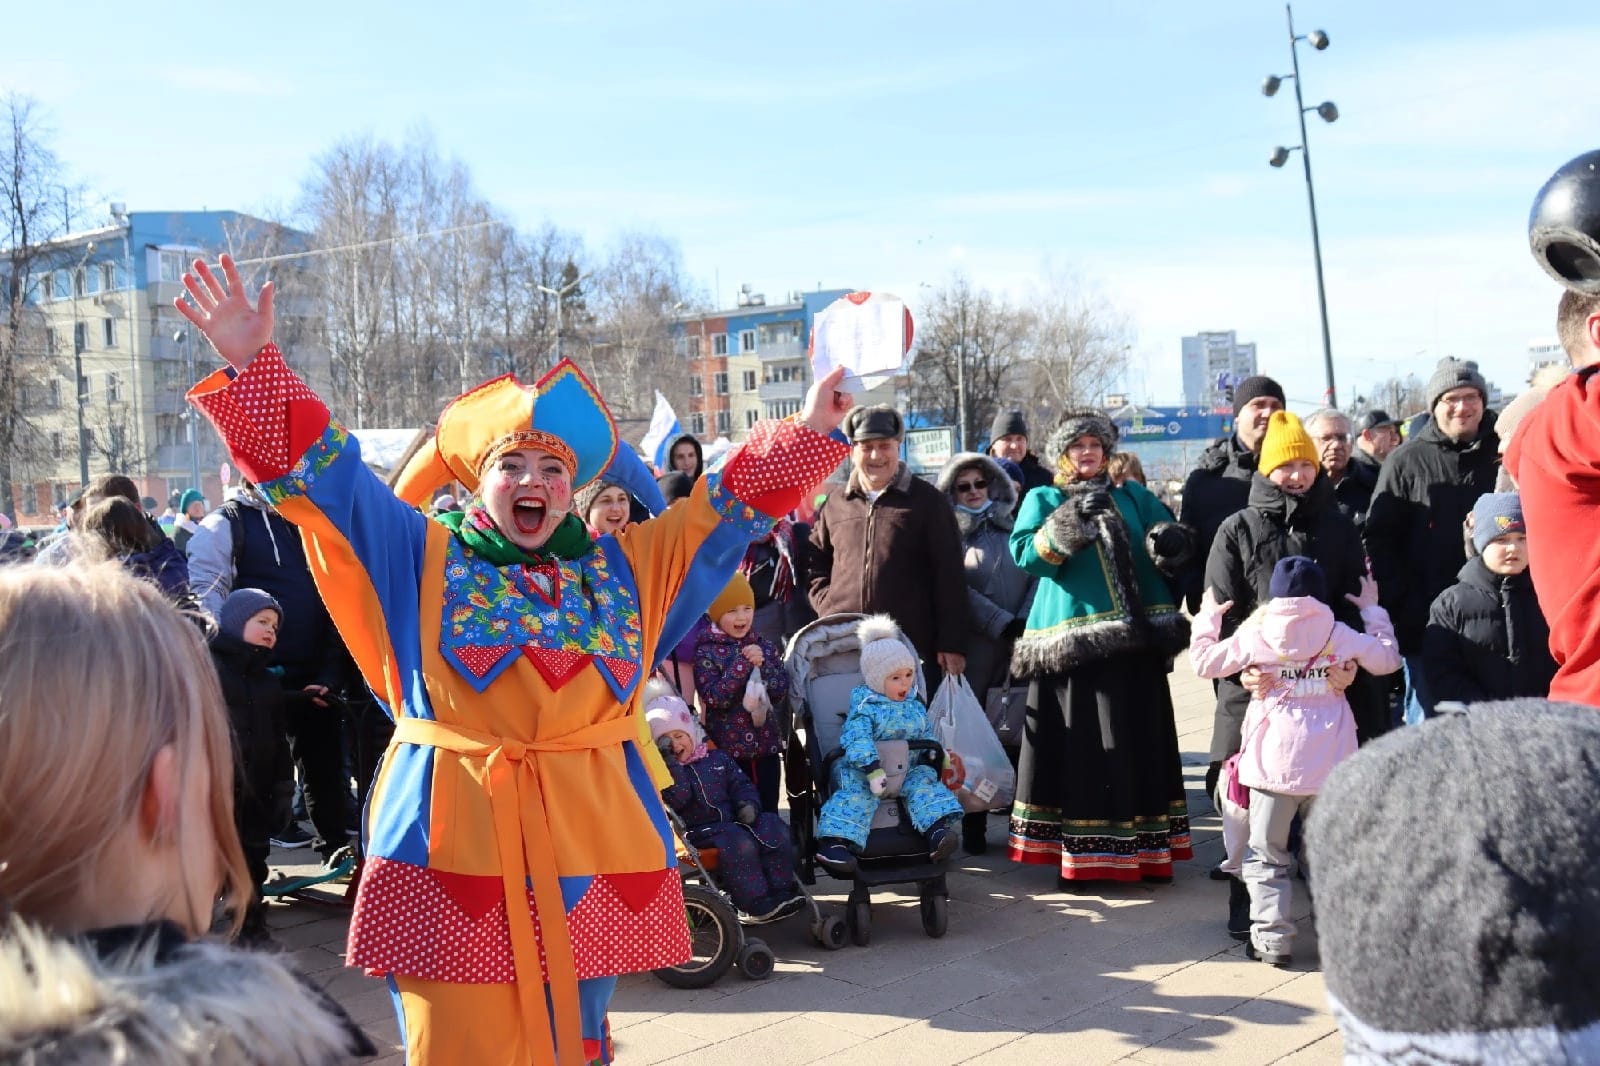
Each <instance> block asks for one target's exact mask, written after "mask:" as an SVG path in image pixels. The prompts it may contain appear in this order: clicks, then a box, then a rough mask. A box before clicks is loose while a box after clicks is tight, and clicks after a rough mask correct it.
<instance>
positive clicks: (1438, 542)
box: [1362, 412, 1500, 655]
mask: <svg viewBox="0 0 1600 1066" xmlns="http://www.w3.org/2000/svg"><path fill="white" fill-rule="evenodd" d="M1499 448H1500V438H1499V437H1498V436H1496V435H1495V431H1494V415H1493V413H1492V412H1488V413H1485V414H1484V417H1483V425H1482V426H1481V427H1480V428H1479V430H1478V435H1477V436H1476V437H1474V438H1473V439H1472V440H1470V441H1468V442H1467V443H1465V444H1457V443H1455V442H1454V441H1452V440H1450V438H1448V437H1446V436H1445V435H1444V434H1443V433H1441V432H1439V427H1438V426H1437V425H1435V424H1434V422H1433V420H1432V419H1430V420H1429V421H1428V423H1427V424H1426V425H1425V426H1423V427H1422V428H1421V429H1419V430H1417V432H1416V433H1415V434H1413V435H1412V437H1411V439H1409V440H1407V441H1406V442H1405V443H1404V444H1402V445H1400V447H1398V448H1396V449H1395V450H1394V451H1393V452H1391V453H1390V454H1389V458H1388V459H1387V460H1385V461H1384V464H1383V472H1382V473H1380V474H1379V475H1378V487H1377V489H1376V490H1374V491H1373V494H1372V507H1371V508H1370V509H1369V510H1368V511H1367V524H1366V526H1365V527H1364V528H1363V530H1362V535H1363V537H1364V538H1365V540H1366V544H1367V553H1368V554H1369V555H1370V556H1372V576H1373V577H1375V578H1377V579H1378V596H1379V598H1380V599H1381V600H1382V602H1383V606H1384V607H1385V608H1386V609H1387V610H1388V612H1389V617H1390V618H1391V619H1392V620H1393V621H1394V629H1395V636H1396V637H1397V638H1398V639H1399V642H1400V651H1401V653H1402V654H1405V655H1417V654H1420V653H1421V651H1422V631H1423V629H1425V628H1426V627H1427V624H1428V609H1429V607H1430V606H1432V604H1433V601H1434V599H1435V598H1436V597H1437V596H1438V595H1439V593H1441V592H1443V591H1444V590H1445V589H1447V588H1449V587H1450V586H1451V585H1453V584H1455V580H1456V574H1457V572H1458V571H1459V570H1460V569H1461V563H1462V560H1463V556H1464V555H1465V554H1466V553H1465V550H1464V548H1463V546H1462V534H1461V526H1462V523H1463V522H1465V521H1466V519H1467V515H1468V514H1469V513H1471V511H1472V505H1473V504H1474V503H1476V502H1478V497H1479V496H1482V495H1483V494H1484V493H1486V492H1493V491H1494V481H1495V475H1496V474H1497V473H1498V472H1499V469H1500V451H1499Z"/></svg>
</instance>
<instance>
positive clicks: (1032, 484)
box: [991, 452, 1056, 504]
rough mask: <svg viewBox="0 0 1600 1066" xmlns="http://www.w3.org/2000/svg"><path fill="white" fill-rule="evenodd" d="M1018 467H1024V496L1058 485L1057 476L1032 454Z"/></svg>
mask: <svg viewBox="0 0 1600 1066" xmlns="http://www.w3.org/2000/svg"><path fill="white" fill-rule="evenodd" d="M991 458H992V457H991ZM1017 465H1018V466H1020V467H1022V493H1021V495H1022V496H1026V495H1027V494H1028V490H1029V489H1037V488H1040V487H1042V486H1044V485H1054V484H1055V483H1056V476H1055V474H1054V473H1052V472H1051V470H1050V468H1049V467H1047V466H1045V465H1044V463H1043V462H1041V461H1040V460H1039V457H1038V456H1037V455H1034V454H1033V453H1032V452H1029V453H1028V454H1027V455H1024V456H1023V457H1022V462H1020V463H1018V464H1017ZM1017 502H1018V503H1019V504H1020V503H1021V502H1022V501H1021V499H1020V497H1019V499H1018V501H1017Z"/></svg>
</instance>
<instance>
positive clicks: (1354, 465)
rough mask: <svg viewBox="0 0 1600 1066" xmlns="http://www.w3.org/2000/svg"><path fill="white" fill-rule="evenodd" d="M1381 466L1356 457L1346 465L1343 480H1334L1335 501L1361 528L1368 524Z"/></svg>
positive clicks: (1347, 516) (1346, 515) (1357, 526)
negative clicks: (1362, 461)
mask: <svg viewBox="0 0 1600 1066" xmlns="http://www.w3.org/2000/svg"><path fill="white" fill-rule="evenodd" d="M1378 470H1379V467H1376V466H1374V465H1372V464H1371V463H1358V462H1356V461H1355V459H1354V458H1352V459H1351V460H1350V465H1349V466H1347V467H1345V475H1344V479H1343V480H1342V481H1336V482H1332V484H1333V498H1334V502H1335V503H1337V504H1338V505H1339V510H1340V511H1342V512H1344V516H1345V517H1346V518H1348V519H1350V521H1352V522H1354V523H1355V526H1356V529H1357V530H1359V529H1361V528H1362V527H1363V526H1365V525H1366V524H1367V511H1368V510H1370V509H1371V507H1372V490H1373V489H1375V488H1377V487H1378Z"/></svg>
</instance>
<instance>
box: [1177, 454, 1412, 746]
mask: <svg viewBox="0 0 1600 1066" xmlns="http://www.w3.org/2000/svg"><path fill="white" fill-rule="evenodd" d="M1287 555H1304V556H1308V557H1310V558H1312V559H1315V560H1316V561H1317V563H1318V564H1319V565H1321V567H1322V571H1323V574H1324V576H1325V577H1326V579H1327V584H1328V603H1329V606H1331V607H1332V608H1333V614H1334V617H1335V618H1337V619H1338V620H1339V621H1341V622H1343V623H1345V624H1346V625H1348V626H1350V627H1352V628H1353V629H1355V630H1356V631H1357V632H1360V631H1361V630H1362V623H1361V612H1360V611H1359V610H1357V609H1356V607H1355V605H1354V604H1352V603H1351V602H1350V601H1349V600H1347V599H1345V598H1344V597H1345V593H1347V592H1359V591H1360V590H1361V577H1362V575H1363V574H1365V573H1366V553H1365V552H1364V551H1362V548H1361V534H1360V533H1358V532H1357V531H1356V527H1355V525H1354V523H1352V522H1351V521H1350V519H1349V518H1347V517H1346V516H1345V515H1344V513H1343V512H1342V511H1341V510H1340V509H1339V507H1338V505H1337V503H1336V501H1335V499H1334V493H1333V484H1332V482H1330V481H1329V480H1328V479H1327V478H1326V477H1318V478H1317V480H1315V481H1313V482H1312V483H1311V488H1310V489H1308V490H1307V491H1306V492H1305V494H1304V495H1301V496H1291V495H1289V494H1288V493H1286V492H1284V491H1283V490H1282V489H1280V488H1279V487H1278V486H1276V485H1274V484H1273V483H1272V482H1271V481H1270V480H1268V479H1267V478H1265V477H1263V476H1262V475H1260V474H1256V475H1254V477H1253V478H1252V479H1251V481H1250V495H1249V506H1248V507H1246V508H1245V509H1244V510H1242V511H1239V512H1238V513H1237V514H1234V515H1232V516H1231V517H1229V518H1227V519H1225V520H1224V521H1223V523H1222V528H1221V529H1219V530H1218V531H1217V537H1216V540H1214V541H1212V544H1211V553H1210V555H1209V556H1207V558H1206V568H1205V585H1206V587H1208V588H1212V589H1215V590H1216V596H1217V599H1218V600H1221V601H1227V600H1232V601H1233V606H1232V607H1230V608H1229V609H1228V612H1227V614H1225V615H1224V616H1223V620H1222V635H1223V636H1225V637H1226V636H1230V635H1232V634H1233V632H1234V631H1235V630H1237V629H1238V628H1239V624H1240V623H1241V622H1243V621H1244V620H1245V619H1246V618H1247V617H1249V616H1250V614H1251V612H1253V611H1254V610H1255V609H1256V608H1257V607H1259V606H1260V605H1261V604H1263V603H1266V602H1267V600H1268V599H1269V598H1270V593H1269V591H1268V590H1269V587H1270V585H1271V584H1272V569H1273V567H1275V566H1277V565H1278V560H1279V559H1282V558H1283V557H1284V556H1287ZM1346 697H1347V698H1348V699H1349V700H1350V708H1351V710H1352V712H1354V714H1355V717H1356V724H1357V731H1358V733H1359V735H1360V736H1361V738H1362V739H1363V740H1365V739H1367V738H1369V737H1370V736H1373V735H1375V734H1376V733H1378V732H1381V731H1382V729H1381V725H1380V720H1381V719H1382V718H1384V717H1385V709H1384V708H1383V706H1382V705H1381V704H1382V697H1381V694H1380V693H1379V692H1378V691H1377V690H1376V689H1375V688H1373V687H1372V682H1371V680H1370V678H1364V679H1362V680H1361V681H1360V682H1359V683H1358V684H1356V685H1353V686H1352V687H1351V688H1350V689H1348V690H1347V692H1346ZM1249 703H1250V695H1249V693H1247V692H1246V691H1245V690H1244V689H1243V688H1242V687H1240V685H1239V683H1238V681H1237V680H1236V679H1234V678H1224V679H1223V680H1221V681H1219V682H1217V728H1216V729H1215V730H1214V731H1213V734H1212V738H1211V745H1212V748H1211V760H1212V761H1213V762H1218V761H1221V760H1223V759H1226V758H1227V757H1228V756H1229V755H1232V754H1233V752H1234V751H1235V750H1237V745H1238V742H1239V738H1238V734H1237V730H1238V728H1239V725H1240V724H1241V723H1242V722H1243V720H1244V713H1245V709H1246V707H1247V706H1248V705H1249ZM1225 723H1226V725H1225Z"/></svg>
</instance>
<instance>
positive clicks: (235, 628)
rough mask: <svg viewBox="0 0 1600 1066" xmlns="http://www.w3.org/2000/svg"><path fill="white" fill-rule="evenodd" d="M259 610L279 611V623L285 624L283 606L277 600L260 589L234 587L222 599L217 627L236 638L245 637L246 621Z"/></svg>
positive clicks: (280, 624)
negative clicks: (225, 597) (226, 596)
mask: <svg viewBox="0 0 1600 1066" xmlns="http://www.w3.org/2000/svg"><path fill="white" fill-rule="evenodd" d="M259 611H276V612H278V625H279V627H280V628H281V627H282V625H283V607H282V606H281V605H280V604H279V603H278V601H277V600H275V599H273V598H272V597H271V596H269V595H268V594H267V593H265V592H262V591H261V590H260V589H234V590H233V591H232V592H230V593H228V598H227V599H225V600H223V601H222V611H221V612H220V613H219V614H218V615H217V628H218V629H221V630H222V631H223V632H224V633H226V634H228V636H230V637H233V638H234V639H235V640H243V639H244V626H245V623H246V622H248V621H250V619H252V618H254V617H255V616H256V613H257V612H259Z"/></svg>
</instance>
